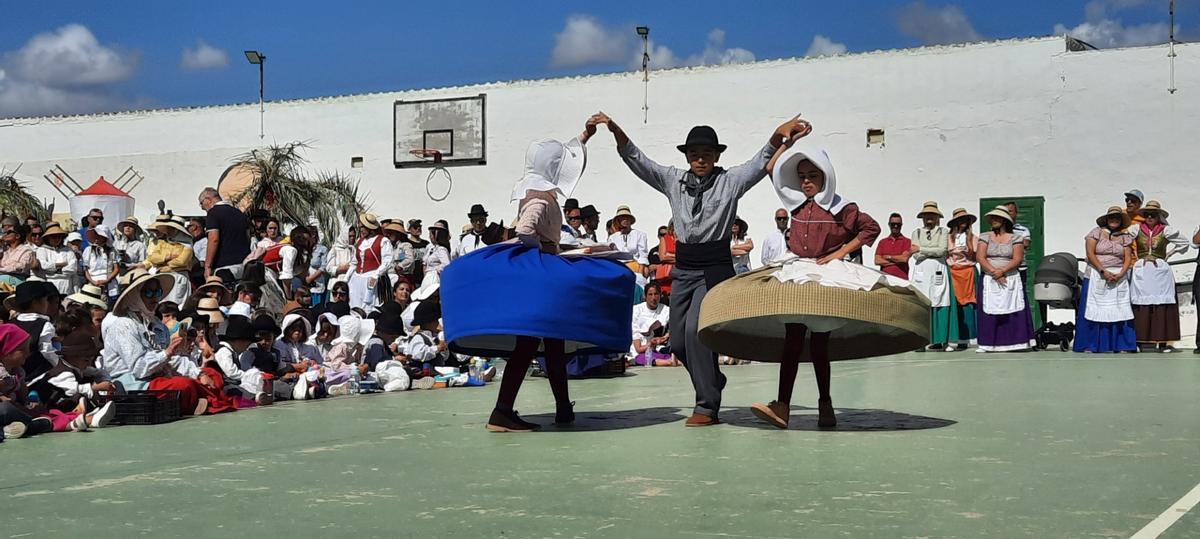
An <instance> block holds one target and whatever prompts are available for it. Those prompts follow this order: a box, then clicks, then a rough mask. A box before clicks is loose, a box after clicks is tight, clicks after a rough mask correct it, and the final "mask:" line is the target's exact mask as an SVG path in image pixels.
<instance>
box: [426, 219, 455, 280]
mask: <svg viewBox="0 0 1200 539" xmlns="http://www.w3.org/2000/svg"><path fill="white" fill-rule="evenodd" d="M423 262H424V263H425V278H424V279H423V280H422V281H421V287H422V288H424V287H425V286H426V285H429V284H436V283H439V282H441V279H442V270H443V269H446V265H447V264H449V263H450V230H449V229H448V228H446V225H445V224H443V223H442V222H441V221H438V222H436V223H434V224H432V225H430V227H429V247H427V248H426V249H425V258H424V259H423Z"/></svg>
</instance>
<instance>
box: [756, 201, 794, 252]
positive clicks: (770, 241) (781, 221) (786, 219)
mask: <svg viewBox="0 0 1200 539" xmlns="http://www.w3.org/2000/svg"><path fill="white" fill-rule="evenodd" d="M791 220H792V219H791V217H790V216H789V215H788V212H787V210H785V209H783V208H779V209H778V210H775V230H773V231H771V234H770V235H768V236H767V239H766V240H764V241H763V250H762V258H761V261H762V264H763V265H764V266H766V265H768V264H772V263H774V262H777V261H779V260H780V259H782V258H784V257H785V256H787V231H788V224H789V223H790V222H791Z"/></svg>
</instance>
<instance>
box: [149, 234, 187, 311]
mask: <svg viewBox="0 0 1200 539" xmlns="http://www.w3.org/2000/svg"><path fill="white" fill-rule="evenodd" d="M150 229H151V230H153V231H154V237H155V240H154V243H152V244H150V248H149V249H148V250H147V251H146V261H145V263H143V264H142V265H143V266H144V267H145V268H147V269H149V268H154V270H155V271H156V272H158V273H159V274H160V275H162V274H166V275H170V276H171V277H172V278H174V279H175V281H174V284H173V285H172V286H171V287H170V291H169V292H168V293H167V295H166V297H165V298H163V301H170V302H173V303H175V304H176V305H183V304H184V303H186V302H187V300H188V297H189V296H191V295H192V281H191V279H190V278H189V277H188V272H189V271H191V268H192V257H193V256H194V254H193V253H192V246H191V239H192V235H191V234H188V231H187V225H186V223H185V222H184V221H183V219H182V218H181V217H177V216H174V215H167V214H164V215H159V216H158V219H156V220H155V221H154V224H152V225H150Z"/></svg>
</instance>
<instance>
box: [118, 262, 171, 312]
mask: <svg viewBox="0 0 1200 539" xmlns="http://www.w3.org/2000/svg"><path fill="white" fill-rule="evenodd" d="M128 275H129V285H127V286H126V287H125V290H124V291H123V292H121V295H120V296H118V297H117V301H116V303H113V313H114V314H117V315H121V314H125V311H126V310H127V307H128V306H129V302H130V301H135V300H140V299H141V297H140V296H141V295H142V288H143V287H145V286H146V284H147V283H149V282H150V281H158V286H159V288H161V289H162V293H163V296H166V294H167V293H169V292H170V291H171V288H173V287H174V286H175V276H174V275H172V274H170V273H155V274H153V275H152V274H150V272H147V271H146V270H144V269H140V268H139V269H135V270H133V271H131V272H129V274H128Z"/></svg>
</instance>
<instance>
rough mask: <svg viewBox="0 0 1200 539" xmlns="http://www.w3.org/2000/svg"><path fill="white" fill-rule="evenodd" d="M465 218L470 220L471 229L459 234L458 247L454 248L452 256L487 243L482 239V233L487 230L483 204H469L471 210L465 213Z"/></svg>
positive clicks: (457, 255)
mask: <svg viewBox="0 0 1200 539" xmlns="http://www.w3.org/2000/svg"><path fill="white" fill-rule="evenodd" d="M467 219H470V220H471V230H469V231H467V233H465V234H463V235H462V236H459V238H458V248H456V249H455V250H454V258H458V257H460V256H463V255H465V254H468V253H470V252H472V251H474V250H476V249H480V248H483V247H486V246H487V243H486V242H484V241H483V233H484V232H485V231H487V219H488V212H487V210H485V209H484V208H483V204H475V205H473V206H471V211H470V212H469V213H467Z"/></svg>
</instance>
